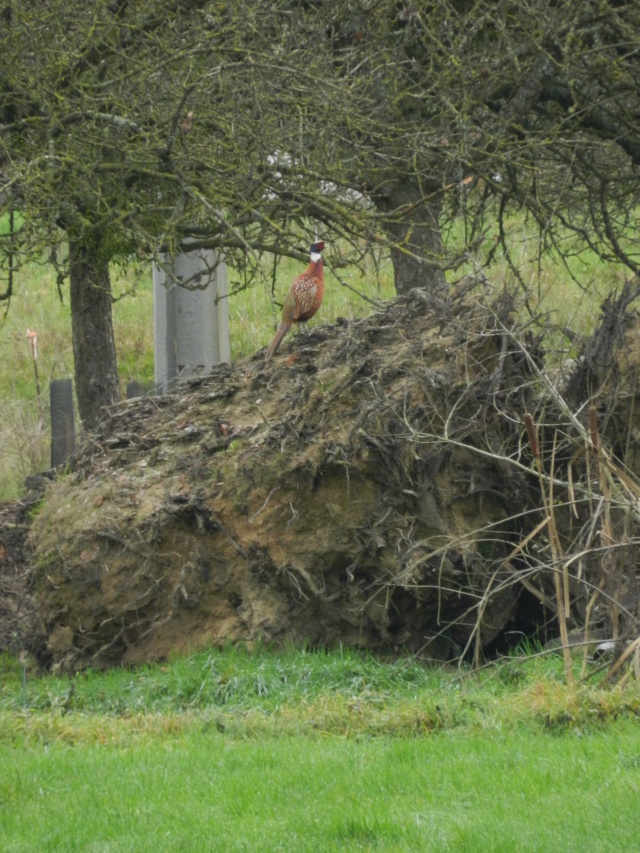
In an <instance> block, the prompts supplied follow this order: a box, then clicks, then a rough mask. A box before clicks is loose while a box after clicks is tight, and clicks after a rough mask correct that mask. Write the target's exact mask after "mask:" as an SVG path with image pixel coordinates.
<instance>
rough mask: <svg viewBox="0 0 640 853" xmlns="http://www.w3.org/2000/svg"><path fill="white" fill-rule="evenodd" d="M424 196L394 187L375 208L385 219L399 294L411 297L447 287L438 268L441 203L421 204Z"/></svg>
mask: <svg viewBox="0 0 640 853" xmlns="http://www.w3.org/2000/svg"><path fill="white" fill-rule="evenodd" d="M422 198H423V193H421V192H420V189H419V188H418V187H417V186H415V185H413V184H411V183H405V184H395V185H394V186H392V187H391V188H390V189H389V191H388V192H387V193H386V194H385V195H384V196H378V197H377V198H376V199H375V204H376V207H377V208H378V210H379V211H380V212H381V213H382V214H384V216H385V226H384V227H385V229H386V231H387V234H388V235H389V237H390V238H391V240H392V241H393V242H392V246H391V261H392V263H393V272H394V276H395V285H396V292H397V293H398V294H402V293H408V292H409V291H410V290H412V289H413V288H414V287H419V288H423V289H425V290H429V291H434V290H438V289H439V288H441V287H444V286H445V285H446V280H445V277H444V273H443V271H442V270H441V269H440V268H439V264H441V263H442V260H443V257H444V251H443V248H442V234H441V231H440V223H439V218H440V207H441V205H440V200H439V199H438V198H437V197H436V198H432V199H430V200H429V202H426V201H421V199H422Z"/></svg>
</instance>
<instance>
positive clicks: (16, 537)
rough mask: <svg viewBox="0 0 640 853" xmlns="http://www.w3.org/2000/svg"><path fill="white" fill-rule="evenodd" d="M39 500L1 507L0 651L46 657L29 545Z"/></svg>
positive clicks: (6, 503)
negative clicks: (34, 592)
mask: <svg viewBox="0 0 640 853" xmlns="http://www.w3.org/2000/svg"><path fill="white" fill-rule="evenodd" d="M37 500H38V498H37V496H35V495H31V496H30V497H27V498H25V499H23V500H19V501H10V502H5V503H1V504H0V651H2V652H10V653H13V654H17V653H19V652H24V651H28V652H31V653H32V654H34V655H35V656H36V657H37V658H40V659H42V658H43V657H46V652H45V637H44V634H43V626H42V624H41V622H40V619H39V617H38V608H37V602H36V600H35V597H34V595H33V576H32V574H31V572H30V563H29V556H30V553H29V548H28V547H27V544H26V539H27V535H28V532H29V523H30V513H31V511H32V510H33V508H34V506H35V504H36V502H37Z"/></svg>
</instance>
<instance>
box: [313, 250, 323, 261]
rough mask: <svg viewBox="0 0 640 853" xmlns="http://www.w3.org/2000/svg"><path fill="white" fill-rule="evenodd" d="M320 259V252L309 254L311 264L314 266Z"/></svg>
mask: <svg viewBox="0 0 640 853" xmlns="http://www.w3.org/2000/svg"><path fill="white" fill-rule="evenodd" d="M321 259H322V255H321V254H320V252H311V262H312V263H314V264H315V263H316V261H319V260H321Z"/></svg>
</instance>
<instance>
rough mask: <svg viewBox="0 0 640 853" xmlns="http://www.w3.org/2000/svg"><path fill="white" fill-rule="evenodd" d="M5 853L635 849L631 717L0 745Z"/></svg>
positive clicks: (638, 820)
mask: <svg viewBox="0 0 640 853" xmlns="http://www.w3.org/2000/svg"><path fill="white" fill-rule="evenodd" d="M0 767H1V768H2V769H1V770H0V801H1V807H2V808H1V811H0V844H1V846H2V850H4V851H7V853H9V851H27V850H28V851H66V852H67V853H68V852H70V851H83V853H85V851H107V850H108V851H136V853H138V851H185V853H186V852H187V851H211V850H221V851H225V850H230V851H231V850H246V851H271V850H274V851H275V850H282V851H298V850H299V851H333V850H335V851H342V850H386V851H405V850H406V851H449V850H451V851H461V850H464V851H478V852H479V853H487V851H505V853H513V851H560V850H561V851H563V853H568V851H580V853H585V851H611V853H619V851H636V850H637V849H638V838H639V837H640V809H638V802H639V797H640V739H639V737H638V730H637V727H636V725H635V724H634V725H632V724H626V725H620V724H618V725H615V726H613V727H612V728H611V729H609V730H607V731H605V732H597V733H592V734H589V735H582V736H580V737H578V736H575V735H565V736H563V737H552V736H549V735H547V736H545V735H541V734H533V733H531V732H526V731H522V732H510V733H507V734H504V735H500V734H493V735H477V734H469V733H464V734H452V735H447V734H445V735H438V736H430V737H421V738H412V739H401V738H393V737H381V738H373V739H355V738H346V739H345V738H340V737H337V736H335V735H331V736H324V737H323V736H319V735H315V736H310V735H304V734H300V735H295V736H293V737H285V738H278V739H266V740H261V739H235V738H228V737H225V736H224V735H223V734H220V733H218V732H216V731H215V730H214V731H211V730H206V729H204V728H203V729H202V730H201V731H192V732H190V733H189V734H188V735H171V734H167V735H166V736H165V737H163V738H161V739H156V740H154V741H153V742H148V743H142V744H136V745H133V746H126V745H120V746H113V745H98V744H94V745H91V746H83V747H78V746H76V747H69V746H67V745H64V744H50V745H49V746H48V747H46V748H45V747H43V746H41V747H34V746H31V747H29V748H28V749H26V750H25V749H24V748H16V747H9V746H3V747H2V748H1V749H0Z"/></svg>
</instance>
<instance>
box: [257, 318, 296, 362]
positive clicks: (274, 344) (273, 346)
mask: <svg viewBox="0 0 640 853" xmlns="http://www.w3.org/2000/svg"><path fill="white" fill-rule="evenodd" d="M290 328H291V323H280V325H279V326H278V331H277V332H276V334H275V337H274V339H273V340H272V341H271V343H270V344H269V349H268V350H267V353H266V355H265V357H264V360H265V361H269V359H270V358H271V356H272V355H273V354H274V353H275V352H276V350H277V349H278V347H279V346H280V344H281V343H282V339H283V338H284V336H285V335H286V334H287V332H288V331H289V329H290Z"/></svg>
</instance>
